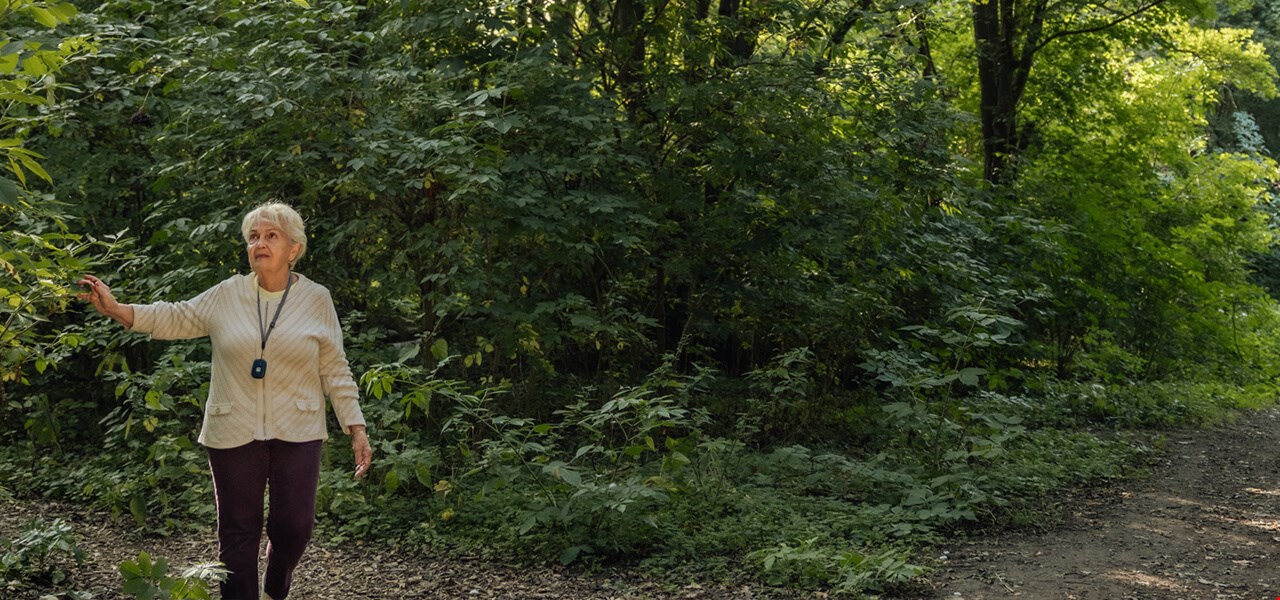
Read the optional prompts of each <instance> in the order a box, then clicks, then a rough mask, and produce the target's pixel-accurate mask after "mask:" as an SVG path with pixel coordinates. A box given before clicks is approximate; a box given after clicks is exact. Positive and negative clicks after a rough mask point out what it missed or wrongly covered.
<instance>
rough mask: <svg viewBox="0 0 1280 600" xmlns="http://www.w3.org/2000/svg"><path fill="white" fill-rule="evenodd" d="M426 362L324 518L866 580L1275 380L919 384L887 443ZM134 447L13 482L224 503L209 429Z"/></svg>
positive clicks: (599, 553)
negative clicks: (758, 440) (518, 385)
mask: <svg viewBox="0 0 1280 600" xmlns="http://www.w3.org/2000/svg"><path fill="white" fill-rule="evenodd" d="M382 374H383V375H384V376H387V377H390V376H392V374H390V373H389V372H388V371H383V372H382ZM411 375H421V374H414V373H408V374H406V373H403V372H399V373H395V374H394V376H395V377H398V378H400V379H397V381H398V382H400V383H397V384H396V386H399V387H396V386H392V387H390V388H387V387H382V386H383V383H381V382H382V381H383V380H380V379H377V378H376V377H374V378H367V379H366V381H365V384H366V388H367V389H369V390H371V391H370V398H369V400H368V402H367V404H368V405H369V406H368V409H367V412H368V413H369V416H370V417H371V422H375V423H380V429H375V430H374V431H375V435H377V436H378V437H379V441H378V443H379V444H381V445H382V447H381V448H380V453H379V460H378V468H377V469H375V472H374V473H373V474H372V475H371V477H370V479H369V480H368V481H364V482H356V481H353V480H352V479H351V477H350V473H349V470H348V469H346V468H345V465H347V464H349V458H348V457H347V456H346V454H347V453H349V450H348V449H346V448H345V445H343V444H339V443H331V444H329V445H328V446H327V448H328V450H327V454H326V468H325V470H324V472H323V473H322V476H321V492H320V499H319V501H318V510H319V529H320V531H321V533H322V535H321V539H322V540H327V541H328V542H329V543H342V542H344V541H346V540H348V539H364V540H380V541H383V542H386V543H389V544H395V545H397V546H399V547H402V548H418V549H422V550H425V551H430V552H434V553H440V552H444V551H448V552H451V553H461V554H469V555H475V556H488V557H493V558H500V559H502V560H507V561H510V560H513V557H519V558H516V560H525V561H528V562H533V563H538V562H553V563H555V562H558V563H565V564H576V565H579V566H582V567H586V568H591V567H593V566H604V565H619V564H620V565H631V566H634V567H638V568H640V569H643V570H645V571H647V572H650V573H652V574H654V575H655V576H657V577H659V578H667V579H669V580H671V581H673V582H674V581H685V580H688V579H689V578H698V579H703V580H711V581H730V580H737V579H741V578H742V577H748V578H755V579H758V580H759V581H761V582H762V583H767V584H769V585H775V586H786V587H792V588H800V589H812V590H822V591H824V592H827V593H830V594H834V595H845V596H857V595H859V594H868V593H869V594H876V593H880V592H887V591H894V590H900V589H902V588H903V587H904V586H907V585H910V584H911V582H913V581H916V580H918V578H919V577H920V576H921V575H923V574H925V573H927V570H928V568H929V567H930V566H931V562H930V559H928V558H926V557H928V556H932V555H934V554H936V551H934V550H933V549H934V548H935V547H936V546H938V545H943V544H947V543H949V542H952V541H954V540H956V539H957V538H960V537H963V536H966V535H969V532H970V531H983V530H986V529H989V528H991V527H1009V526H1014V527H1027V526H1036V525H1037V524H1041V523H1043V522H1044V521H1046V520H1048V519H1051V518H1052V515H1051V514H1048V513H1047V512H1046V507H1047V503H1046V502H1045V499H1046V498H1050V497H1052V496H1053V495H1054V494H1056V493H1057V492H1059V491H1060V490H1063V489H1065V488H1074V487H1079V486H1086V485H1095V484H1099V483H1105V482H1110V481H1115V480H1118V479H1120V478H1123V477H1126V476H1127V475H1129V474H1131V473H1133V472H1134V470H1135V469H1137V468H1140V467H1141V466H1142V465H1143V464H1144V463H1145V461H1146V459H1147V458H1148V457H1149V456H1150V455H1151V454H1152V453H1153V452H1154V450H1153V448H1152V445H1151V444H1150V443H1149V441H1148V440H1150V439H1151V436H1150V435H1148V434H1147V433H1146V432H1148V431H1150V430H1151V429H1152V428H1167V427H1181V426H1200V425H1204V424H1206V423H1211V422H1214V421H1215V420H1219V419H1223V418H1229V415H1230V414H1231V413H1232V411H1233V410H1235V409H1238V408H1242V407H1248V408H1255V407H1257V406H1259V405H1260V404H1264V403H1265V402H1264V401H1260V400H1258V399H1259V398H1262V397H1265V395H1266V393H1267V392H1268V389H1264V388H1262V387H1254V388H1243V387H1242V388H1231V387H1228V386H1224V385H1207V384H1172V383H1153V384H1147V385H1142V386H1139V385H1126V386H1110V387H1106V388H1098V387H1095V386H1086V385H1074V386H1066V385H1059V386H1056V387H1053V388H1051V389H1050V391H1049V393H1046V394H1044V395H1043V396H1042V397H1038V398H1035V399H1032V398H1027V397H1009V396H1003V395H999V394H991V393H984V394H976V395H974V396H972V397H969V398H966V399H965V400H963V401H950V402H924V401H910V400H908V401H904V402H898V403H889V404H885V405H882V406H880V407H879V408H878V409H876V410H871V411H862V412H860V413H858V414H860V415H862V416H863V418H869V419H873V420H874V422H872V423H869V424H864V425H867V429H871V430H875V431H878V432H881V434H882V435H881V436H880V437H878V438H875V439H874V440H872V441H873V442H874V443H870V442H869V441H868V439H867V438H854V441H857V442H859V443H856V444H851V443H849V442H847V441H846V440H841V439H838V438H833V439H827V440H824V441H823V442H822V443H806V444H795V443H793V444H786V445H779V446H775V447H765V448H759V447H752V446H749V445H748V443H747V442H746V440H749V439H750V438H751V436H750V432H749V431H748V432H745V433H743V434H742V435H737V436H734V435H710V434H709V433H707V430H708V429H709V428H708V427H707V426H706V424H707V417H706V415H705V414H704V413H703V412H702V411H701V410H699V409H698V408H696V407H697V406H700V405H702V404H705V401H704V400H703V399H701V398H699V396H700V395H701V394H706V393H710V391H709V389H710V388H709V387H708V385H707V381H705V380H703V379H700V378H698V377H690V376H677V375H674V374H672V373H658V374H656V375H655V376H654V377H651V378H650V379H649V381H647V382H646V383H645V384H643V385H640V386H636V387H631V388H621V389H618V390H615V391H614V392H613V393H611V394H609V395H608V396H607V397H605V398H604V399H603V400H601V399H600V398H599V396H600V395H599V393H598V391H595V390H585V391H584V392H583V393H582V394H581V395H580V396H579V398H578V399H577V400H575V401H574V402H572V403H570V404H569V405H568V406H567V407H566V408H565V409H564V410H562V411H560V412H559V413H558V414H556V415H555V416H554V418H553V419H535V418H527V417H513V416H509V415H507V414H505V413H504V412H503V411H502V410H500V403H499V399H500V398H501V397H502V395H503V393H504V390H503V389H502V387H501V386H495V387H490V388H479V389H473V388H468V387H467V386H465V385H463V384H461V383H459V382H449V381H447V380H440V379H430V378H423V379H419V381H422V380H430V381H432V383H430V384H429V385H430V386H431V388H430V390H426V389H424V388H409V387H404V386H403V385H402V383H403V382H404V381H408V380H409V376H411ZM374 385H377V386H379V387H378V388H377V390H378V391H377V392H374V391H372V389H373V388H372V386H374ZM415 394H417V395H415ZM144 396H145V394H144ZM425 396H429V397H431V398H433V399H434V400H433V401H435V402H439V403H445V402H447V403H448V404H449V405H450V406H451V407H452V409H451V412H450V417H449V419H447V420H446V421H444V422H443V423H442V431H443V434H442V436H441V437H440V438H439V439H436V440H431V439H428V438H422V437H415V435H417V434H414V433H412V431H413V428H409V427H400V424H403V423H400V424H398V423H397V420H396V419H395V418H392V417H390V416H389V414H390V413H391V411H392V410H394V411H396V414H398V415H400V417H399V418H400V419H403V418H404V417H403V415H404V414H405V413H404V411H405V408H406V407H411V406H413V405H414V403H415V402H418V403H420V402H421V400H422V398H423V397H425ZM410 414H411V415H412V412H410ZM117 448H118V451H117V452H115V453H112V454H107V453H100V454H98V455H95V456H81V455H76V454H75V453H73V452H71V451H70V450H66V451H63V452H55V453H48V454H45V455H44V456H41V457H39V458H36V457H33V456H32V455H31V453H33V452H36V451H38V450H39V446H38V444H28V445H25V446H24V445H21V444H19V445H12V446H9V447H6V448H0V465H3V466H4V467H5V468H4V469H3V470H0V472H2V473H3V475H0V485H2V486H4V487H7V488H9V489H11V490H13V491H14V492H15V493H17V494H20V495H28V496H29V495H32V494H39V495H45V496H49V497H57V498H64V499H72V500H76V501H79V502H91V503H93V504H95V505H97V506H98V507H100V508H105V509H107V510H111V511H113V512H115V513H116V514H117V515H118V516H119V517H120V518H128V519H133V520H136V521H138V522H141V523H147V524H149V525H153V526H157V528H158V529H161V530H163V531H162V532H175V531H180V530H183V529H185V528H189V527H208V526H210V525H211V523H212V515H211V508H212V507H211V505H212V501H211V493H210V492H209V490H208V489H207V485H208V484H207V473H206V472H205V466H204V461H203V458H202V455H201V453H200V452H199V450H198V449H197V448H193V447H192V446H191V444H190V443H189V442H187V441H184V438H182V437H180V436H178V435H177V434H176V433H175V432H173V431H169V430H167V429H166V428H165V427H163V426H157V427H154V428H152V429H151V431H149V432H148V433H146V434H143V433H141V432H139V431H134V432H132V433H131V435H129V436H127V437H125V436H122V437H120V438H119V443H118V444H117ZM125 449H131V450H130V451H129V452H123V451H122V450H125ZM128 456H132V458H131V459H127V460H123V461H122V459H124V458H125V457H128ZM19 467H20V468H19ZM130 481H137V482H139V483H137V485H143V486H146V489H148V490H150V495H149V496H147V497H145V498H144V500H143V501H142V502H139V501H137V500H136V499H137V498H139V497H141V496H140V494H139V493H138V491H139V490H140V489H142V488H135V487H133V484H131V483H129V482H130Z"/></svg>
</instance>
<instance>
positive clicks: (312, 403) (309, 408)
mask: <svg viewBox="0 0 1280 600" xmlns="http://www.w3.org/2000/svg"><path fill="white" fill-rule="evenodd" d="M293 404H294V406H297V407H298V410H302V411H306V412H315V411H318V410H320V402H318V401H316V400H297V401H295V402H294V403H293Z"/></svg>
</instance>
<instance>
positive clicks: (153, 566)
mask: <svg viewBox="0 0 1280 600" xmlns="http://www.w3.org/2000/svg"><path fill="white" fill-rule="evenodd" d="M226 574H227V570H226V569H225V568H223V566H222V565H221V564H219V563H201V564H198V565H194V566H191V567H189V568H187V569H186V570H185V571H183V572H182V574H181V575H178V576H176V577H175V576H173V575H170V574H169V563H168V561H166V560H165V559H163V558H158V559H155V560H154V561H153V560H152V559H151V556H150V555H148V554H147V553H146V552H141V553H139V554H138V558H137V559H136V560H131V561H125V562H123V563H121V564H120V575H121V576H122V577H124V587H123V591H124V593H126V594H128V595H130V596H132V597H134V598H137V599H138V600H210V599H211V598H212V596H211V595H210V588H211V587H212V586H213V585H214V584H216V583H217V582H219V581H223V580H224V579H225V578H226Z"/></svg>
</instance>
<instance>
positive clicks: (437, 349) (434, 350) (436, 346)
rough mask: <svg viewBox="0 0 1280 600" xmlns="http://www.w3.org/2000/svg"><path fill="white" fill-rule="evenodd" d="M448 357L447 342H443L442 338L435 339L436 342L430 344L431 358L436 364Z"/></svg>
mask: <svg viewBox="0 0 1280 600" xmlns="http://www.w3.org/2000/svg"><path fill="white" fill-rule="evenodd" d="M448 356H449V342H447V341H445V339H444V338H436V341H434V342H432V343H431V357H432V358H435V359H436V362H440V361H442V360H444V359H445V358H448Z"/></svg>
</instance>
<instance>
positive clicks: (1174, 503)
mask: <svg viewBox="0 0 1280 600" xmlns="http://www.w3.org/2000/svg"><path fill="white" fill-rule="evenodd" d="M1165 450H1166V451H1165V452H1164V454H1163V456H1162V457H1161V460H1160V464H1159V465H1158V466H1157V467H1155V468H1154V470H1153V472H1152V473H1151V476H1150V477H1148V478H1146V479H1144V480H1141V481H1137V482H1130V483H1126V484H1124V486H1123V490H1113V491H1109V492H1100V493H1098V494H1095V495H1094V496H1093V497H1091V498H1090V497H1086V498H1085V499H1083V500H1078V501H1073V504H1072V506H1070V507H1069V508H1068V516H1067V518H1066V522H1065V523H1064V524H1063V525H1062V526H1061V527H1058V528H1055V529H1054V530H1053V531H1051V532H1048V533H1044V534H1035V535H1032V534H1019V535H1005V536H1001V537H997V538H989V539H985V540H981V541H975V542H972V543H968V544H964V545H962V546H959V547H955V548H952V549H951V550H949V551H948V554H947V557H948V559H947V560H946V561H945V563H944V564H945V565H946V566H944V567H940V568H939V569H938V570H937V571H935V572H934V573H933V575H932V576H931V581H932V583H933V586H934V590H935V597H936V598H939V599H941V598H949V599H953V600H956V599H967V600H978V599H994V598H1032V599H1037V600H1038V599H1046V600H1049V599H1059V598H1061V599H1081V600H1084V599H1098V600H1123V599H1141V600H1146V599H1153V600H1154V599H1157V598H1158V599H1160V600H1176V599H1180V598H1182V599H1187V600H1218V599H1222V600H1226V599H1237V598H1239V599H1246V598H1247V599H1250V600H1272V599H1274V598H1277V595H1278V594H1280V412H1277V411H1276V410H1267V411H1262V412H1256V413H1244V414H1241V415H1239V417H1238V418H1237V419H1236V421H1235V422H1234V423H1232V424H1228V425H1222V426H1219V427H1215V428H1213V429H1210V430H1208V431H1200V432H1178V433H1174V434H1171V435H1170V436H1169V438H1168V441H1167V442H1166V445H1165Z"/></svg>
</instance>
